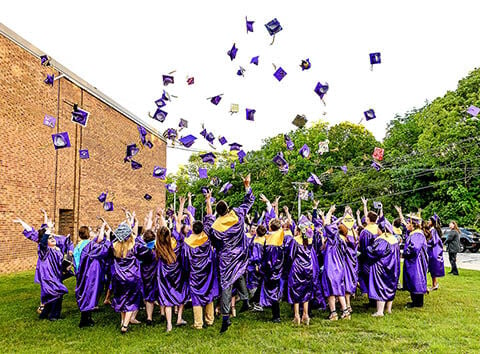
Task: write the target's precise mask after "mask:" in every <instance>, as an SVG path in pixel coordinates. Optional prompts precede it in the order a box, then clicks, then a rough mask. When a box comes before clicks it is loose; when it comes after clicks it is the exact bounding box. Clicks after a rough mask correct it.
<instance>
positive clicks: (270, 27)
mask: <svg viewBox="0 0 480 354" xmlns="http://www.w3.org/2000/svg"><path fill="white" fill-rule="evenodd" d="M265 28H266V29H267V31H268V34H270V35H271V36H273V39H272V43H270V45H272V44H273V42H275V35H276V34H277V33H278V32H280V31H281V30H282V26H281V25H280V22H279V21H278V20H277V19H276V18H274V19H273V20H271V21H270V22H268V23H266V24H265Z"/></svg>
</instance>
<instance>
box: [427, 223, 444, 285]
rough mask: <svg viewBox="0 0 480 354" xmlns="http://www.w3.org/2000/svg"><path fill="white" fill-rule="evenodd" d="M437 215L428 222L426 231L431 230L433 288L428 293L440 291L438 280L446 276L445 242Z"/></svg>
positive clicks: (429, 257) (430, 266) (429, 250)
mask: <svg viewBox="0 0 480 354" xmlns="http://www.w3.org/2000/svg"><path fill="white" fill-rule="evenodd" d="M439 221H440V220H439V219H438V216H437V215H434V216H432V217H431V218H430V220H428V222H427V225H425V227H424V229H428V230H429V237H427V251H428V272H429V273H430V276H431V277H432V287H431V288H430V289H427V290H428V291H432V290H437V289H438V286H439V284H438V278H441V277H444V276H445V265H444V263H443V242H442V229H441V227H440V225H439Z"/></svg>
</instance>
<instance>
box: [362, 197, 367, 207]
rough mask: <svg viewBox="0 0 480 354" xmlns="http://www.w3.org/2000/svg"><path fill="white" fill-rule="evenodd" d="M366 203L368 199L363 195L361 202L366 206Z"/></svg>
mask: <svg viewBox="0 0 480 354" xmlns="http://www.w3.org/2000/svg"><path fill="white" fill-rule="evenodd" d="M367 203H368V199H366V198H365V197H362V204H363V205H364V206H366V205H367Z"/></svg>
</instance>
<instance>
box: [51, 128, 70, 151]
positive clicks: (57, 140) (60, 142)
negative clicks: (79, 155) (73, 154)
mask: <svg viewBox="0 0 480 354" xmlns="http://www.w3.org/2000/svg"><path fill="white" fill-rule="evenodd" d="M52 140H53V146H54V147H55V150H58V149H63V148H68V147H70V146H71V145H70V139H69V138H68V133H67V132H63V133H58V134H52Z"/></svg>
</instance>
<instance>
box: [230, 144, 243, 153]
mask: <svg viewBox="0 0 480 354" xmlns="http://www.w3.org/2000/svg"><path fill="white" fill-rule="evenodd" d="M228 145H230V151H235V150H236V151H238V150H240V148H241V147H242V145H240V144H238V143H231V144H228Z"/></svg>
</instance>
